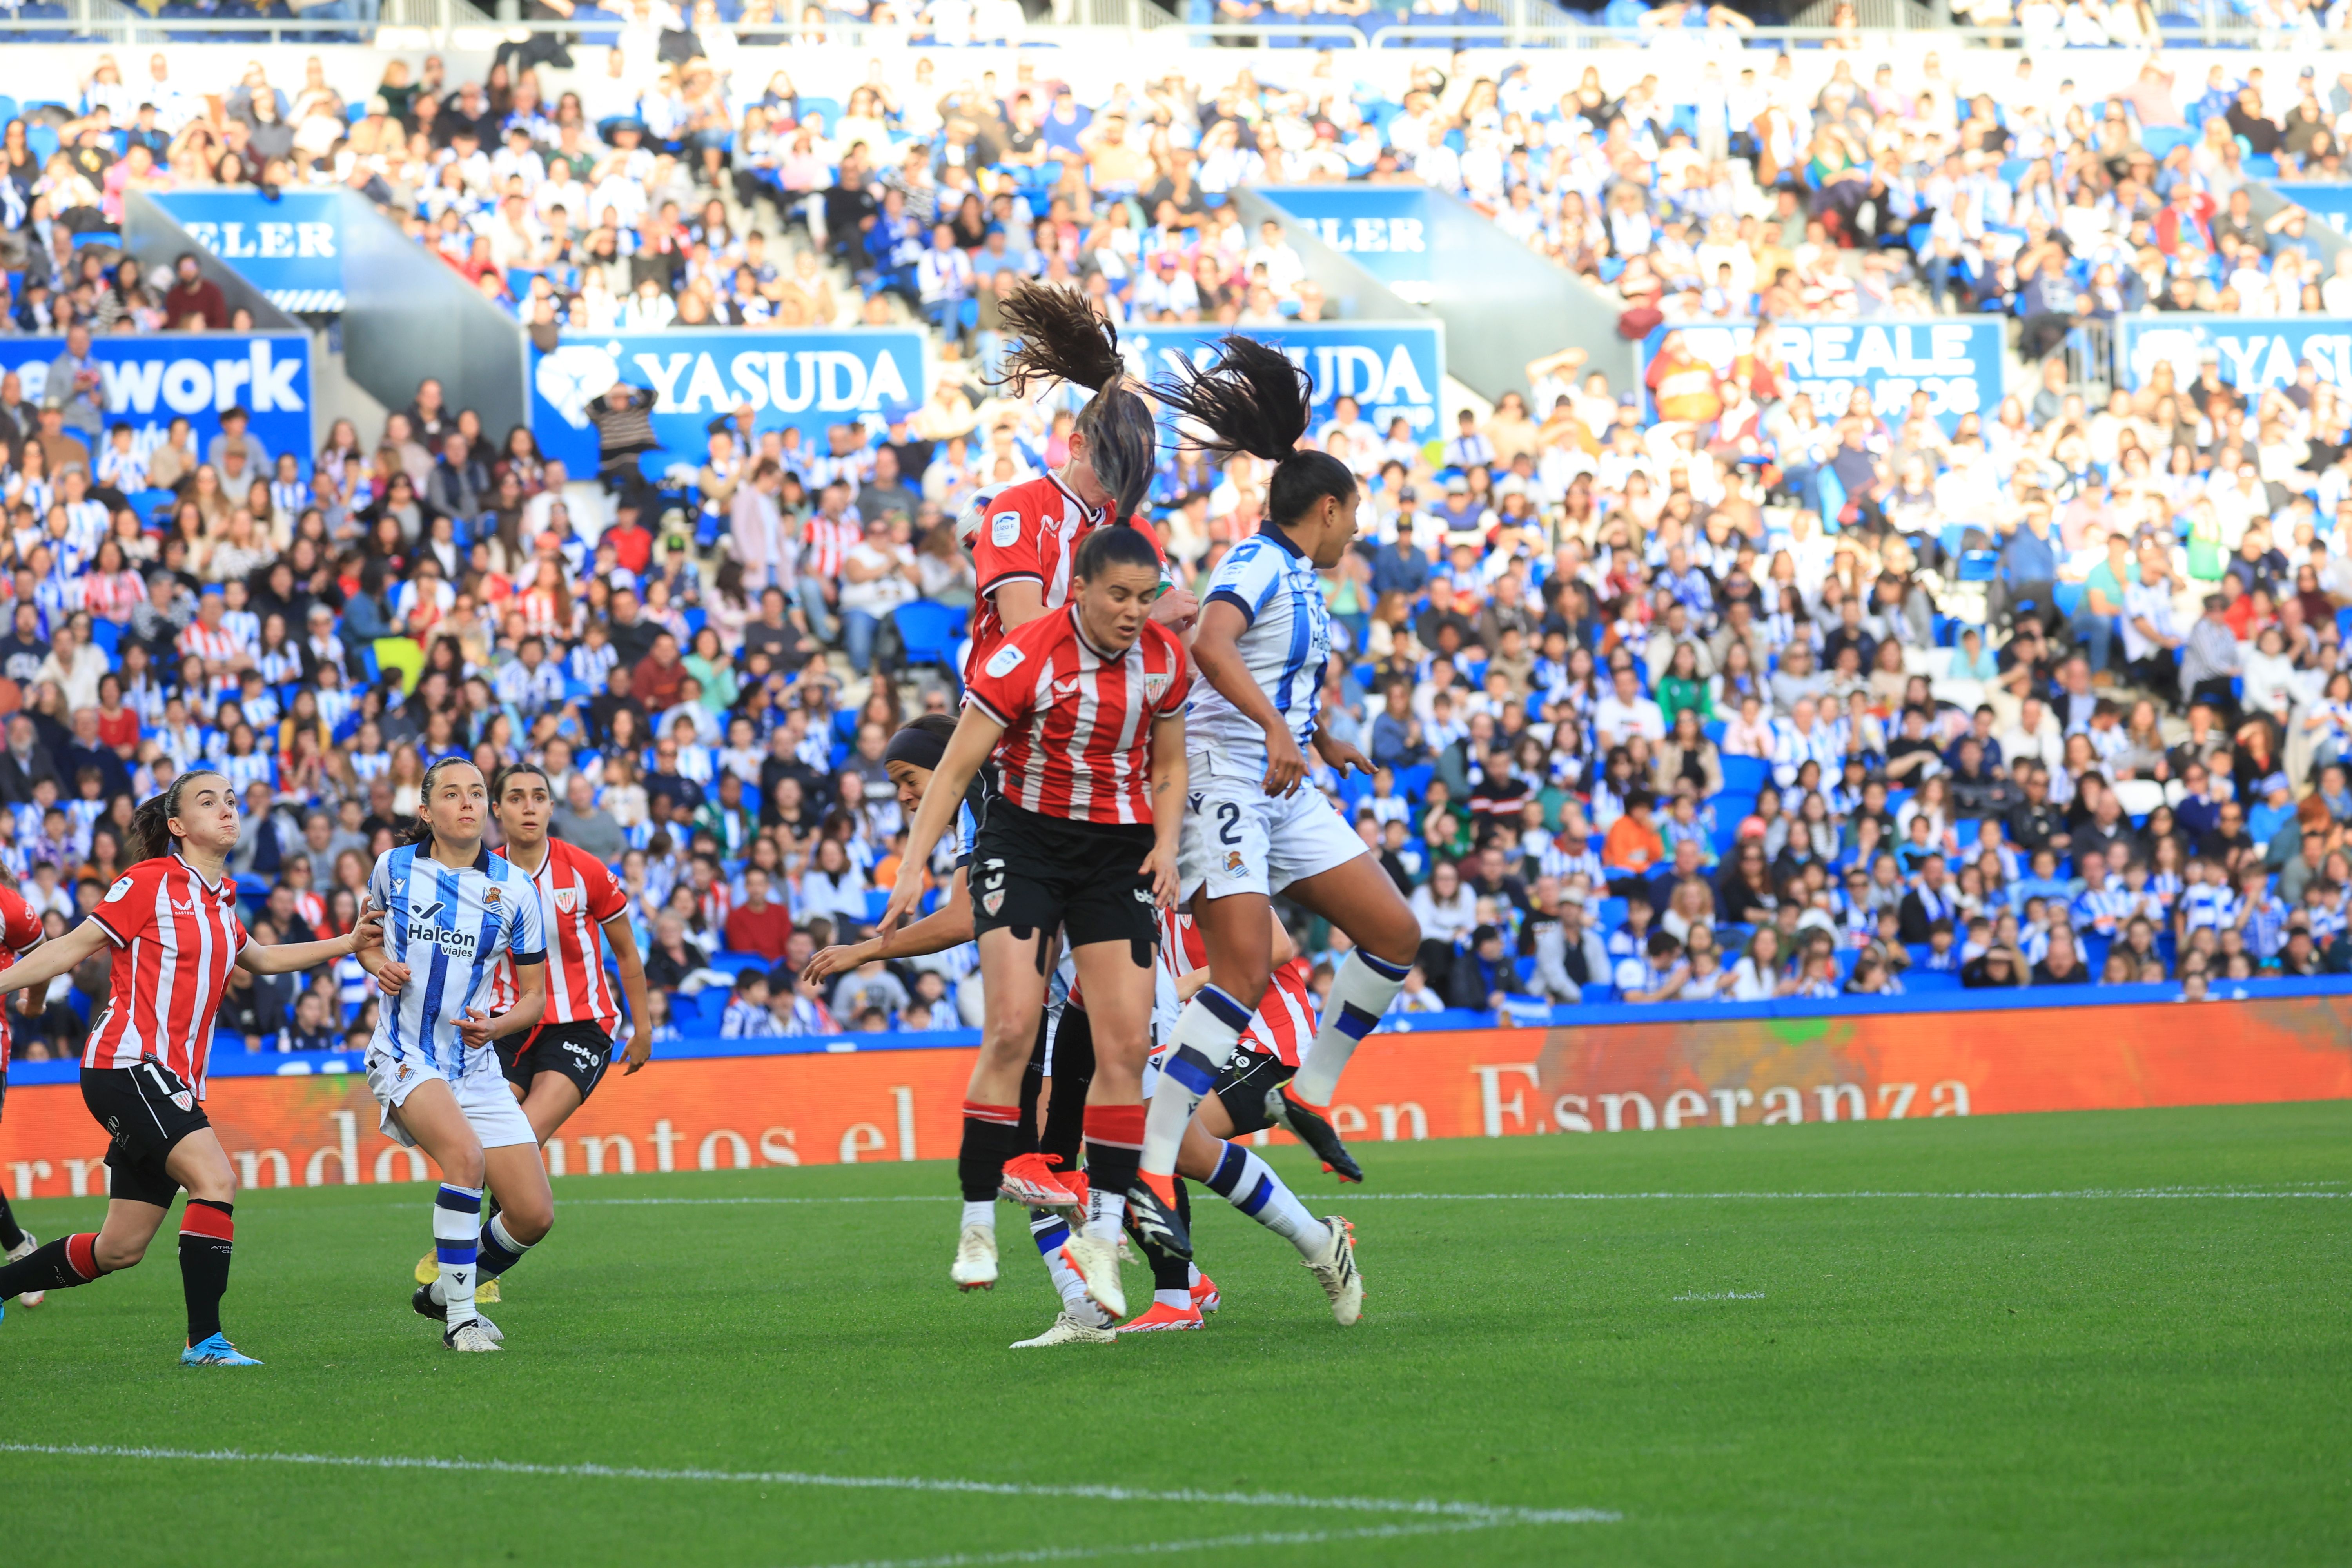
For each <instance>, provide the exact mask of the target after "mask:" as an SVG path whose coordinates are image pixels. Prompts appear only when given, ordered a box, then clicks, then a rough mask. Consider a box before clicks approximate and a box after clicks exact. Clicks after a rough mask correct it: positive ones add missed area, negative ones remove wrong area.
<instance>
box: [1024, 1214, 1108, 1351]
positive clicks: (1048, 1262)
mask: <svg viewBox="0 0 2352 1568" xmlns="http://www.w3.org/2000/svg"><path fill="white" fill-rule="evenodd" d="M1029 1235H1030V1237H1032V1238H1033V1239H1034V1240H1035V1242H1036V1243H1037V1255H1038V1256H1039V1257H1040V1258H1043V1259H1045V1273H1046V1275H1047V1276H1048V1277H1049V1278H1050V1279H1052V1280H1053V1281H1054V1289H1055V1290H1056V1291H1057V1292H1059V1293H1060V1295H1061V1298H1062V1310H1064V1311H1066V1312H1067V1313H1069V1314H1070V1316H1071V1317H1073V1318H1076V1320H1077V1321H1079V1322H1082V1323H1091V1324H1092V1325H1094V1326H1095V1327H1096V1328H1103V1327H1106V1326H1107V1325H1108V1323H1109V1322H1110V1314H1109V1313H1108V1312H1106V1311H1104V1310H1102V1309H1101V1308H1100V1307H1097V1306H1096V1305H1095V1303H1094V1299H1093V1298H1092V1297H1090V1296H1088V1295H1087V1282H1086V1281H1085V1280H1083V1279H1079V1278H1078V1271H1077V1270H1076V1269H1075V1268H1071V1267H1070V1266H1069V1264H1068V1263H1067V1262H1066V1260H1065V1259H1064V1258H1063V1257H1062V1244H1063V1243H1064V1242H1066V1241H1068V1240H1069V1239H1070V1227H1069V1225H1068V1224H1067V1223H1066V1221H1065V1220H1064V1219H1063V1218H1062V1216H1061V1215H1058V1214H1056V1213H1055V1212H1054V1211H1053V1210H1052V1209H1032V1210H1030V1211H1029Z"/></svg>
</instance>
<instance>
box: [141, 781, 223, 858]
mask: <svg viewBox="0 0 2352 1568" xmlns="http://www.w3.org/2000/svg"><path fill="white" fill-rule="evenodd" d="M221 776H222V775H221V774H220V773H217V772H215V770H213V769H211V768H191V769H189V770H188V771H187V772H186V773H182V774H180V775H179V776H178V777H177V778H174V779H173V781H172V782H171V783H170V784H167V785H166V786H164V790H163V794H161V795H149V796H148V797H147V798H146V799H145V800H144V801H142V802H141V803H140V806H139V809H138V810H137V811H134V812H132V813H131V850H132V855H131V858H132V859H134V860H160V859H162V858H163V857H164V856H166V855H169V854H170V853H171V852H172V818H173V817H175V816H179V815H180V795H181V792H182V791H184V790H185V789H186V788H187V787H188V781H189V780H190V779H194V778H207V777H209V778H220V777H221Z"/></svg>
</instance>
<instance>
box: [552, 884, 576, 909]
mask: <svg viewBox="0 0 2352 1568" xmlns="http://www.w3.org/2000/svg"><path fill="white" fill-rule="evenodd" d="M579 901H580V889H577V888H558V889H556V890H555V907H556V908H557V909H559V910H562V911H563V912H564V913H565V914H567V915H568V914H570V913H571V912H572V906H573V905H575V904H577V903H578V902H579Z"/></svg>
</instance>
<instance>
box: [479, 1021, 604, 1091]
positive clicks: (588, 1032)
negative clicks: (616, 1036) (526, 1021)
mask: <svg viewBox="0 0 2352 1568" xmlns="http://www.w3.org/2000/svg"><path fill="white" fill-rule="evenodd" d="M612 1065H613V1037H611V1036H610V1035H607V1034H606V1033H604V1030H603V1029H602V1028H601V1027H599V1026H597V1025H594V1024H542V1025H541V1026H540V1027H539V1028H538V1030H537V1031H535V1032H534V1033H532V1034H530V1035H529V1036H516V1035H509V1036H508V1037H506V1038H505V1039H503V1040H500V1041H499V1067H500V1068H503V1069H505V1072H506V1075H507V1081H508V1082H509V1083H510V1084H513V1085H515V1086H516V1087H517V1088H519V1089H522V1090H523V1092H525V1093H526V1094H528V1093H529V1092H530V1084H531V1080H532V1079H535V1078H537V1077H538V1076H539V1075H540V1074H541V1073H543V1072H560V1073H562V1075H563V1076H564V1077H565V1078H568V1079H571V1080H572V1083H573V1085H575V1086H576V1087H577V1088H578V1089H579V1090H580V1100H581V1102H582V1103H583V1104H585V1103H586V1102H587V1100H588V1097H589V1096H590V1095H592V1094H593V1093H595V1092H596V1085H597V1084H598V1083H600V1082H602V1081H603V1079H604V1069H605V1068H608V1067H610V1066H612Z"/></svg>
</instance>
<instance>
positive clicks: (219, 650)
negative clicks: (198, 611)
mask: <svg viewBox="0 0 2352 1568" xmlns="http://www.w3.org/2000/svg"><path fill="white" fill-rule="evenodd" d="M178 646H179V649H180V653H181V655H182V656H183V657H185V656H186V655H188V654H194V655H195V656H196V657H197V658H209V659H222V660H226V659H232V658H236V652H237V648H236V638H235V637H231V636H230V635H229V630H228V628H227V627H226V626H205V623H204V622H202V621H190V622H189V623H188V624H187V626H186V627H185V628H184V629H183V630H182V631H181V633H180V638H179V645H178Z"/></svg>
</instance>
